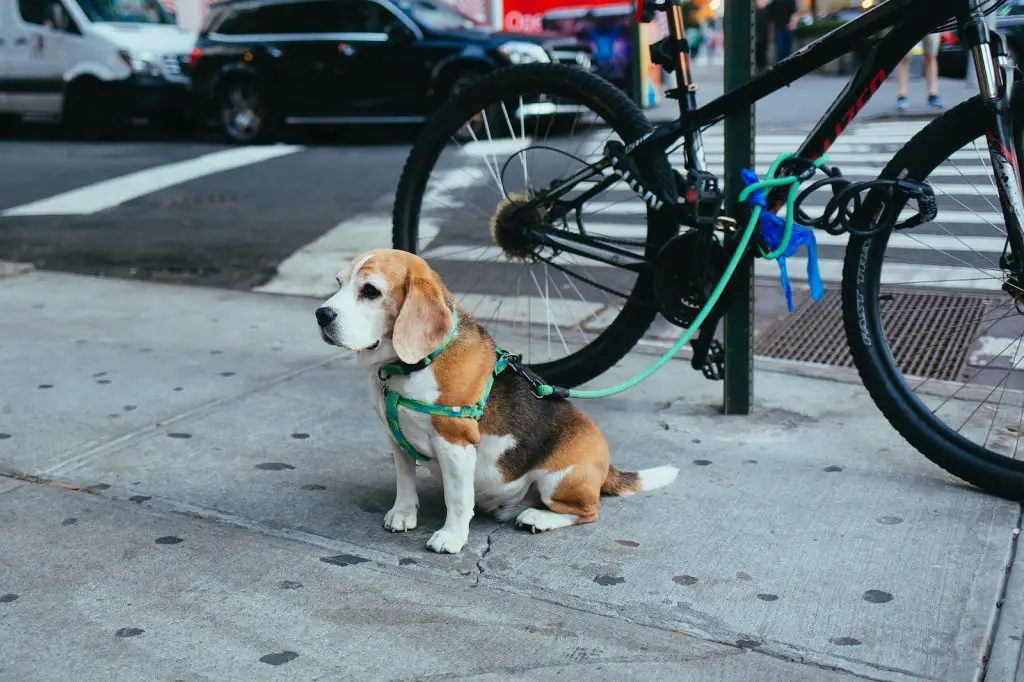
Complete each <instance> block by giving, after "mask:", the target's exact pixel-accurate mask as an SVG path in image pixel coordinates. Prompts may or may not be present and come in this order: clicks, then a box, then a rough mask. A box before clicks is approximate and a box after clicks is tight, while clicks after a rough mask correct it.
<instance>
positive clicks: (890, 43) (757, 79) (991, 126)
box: [530, 0, 1024, 281]
mask: <svg viewBox="0 0 1024 682" xmlns="http://www.w3.org/2000/svg"><path fill="white" fill-rule="evenodd" d="M668 2H669V3H670V4H669V6H668V10H667V14H668V24H669V33H670V41H674V43H675V45H676V46H679V45H685V38H684V36H685V26H684V22H683V17H682V11H681V9H680V7H679V5H678V4H677V0H668ZM641 11H642V9H638V12H637V14H638V15H639V14H640V12H641ZM953 16H955V17H957V24H958V26H959V30H960V33H961V35H962V38H963V42H964V44H965V46H966V47H967V48H968V49H970V51H971V53H972V55H973V56H974V62H975V65H976V70H977V75H978V82H979V84H980V91H981V97H982V101H983V102H984V103H985V104H986V107H987V111H988V115H989V116H988V118H989V120H988V126H987V131H988V140H989V148H990V154H991V156H992V161H993V167H994V168H995V169H998V172H996V173H995V176H996V178H995V179H996V183H997V186H998V193H999V196H1000V199H1001V204H1002V209H1003V213H1004V218H1005V219H1006V224H1007V234H1008V235H1009V240H1010V243H1011V246H1012V248H1013V250H1014V253H1016V254H1018V262H1019V263H1020V264H1021V266H1022V268H1021V269H1022V270H1024V230H1022V221H1024V200H1022V199H1021V187H1020V173H1019V171H1018V168H1019V166H1018V164H1017V155H1016V153H1015V152H1016V149H1017V145H1016V141H1015V139H1014V134H1013V133H1014V131H1013V130H1012V127H1011V125H1010V121H1009V120H1008V119H1009V117H1008V116H1006V115H1004V114H1005V112H1006V111H1007V110H1008V109H1009V107H1010V96H1009V94H1008V92H1009V90H1010V88H1009V87H1005V88H1004V82H1003V81H1004V79H1003V78H1002V73H1001V71H1000V69H999V64H998V63H997V62H996V57H995V56H994V55H993V53H996V54H1002V47H1003V45H1002V38H1001V36H999V35H998V34H996V33H995V32H992V34H991V35H990V33H989V31H988V28H987V26H986V25H985V23H984V17H983V15H982V13H981V11H980V10H979V9H978V0H886V1H885V2H882V3H880V4H878V5H876V6H875V7H873V8H871V9H870V10H868V11H867V12H865V13H864V14H862V15H860V16H859V17H857V18H856V19H854V20H852V21H850V22H848V23H846V24H844V25H843V26H841V27H839V28H837V29H835V30H834V31H832V32H830V33H828V34H826V35H824V36H822V37H821V38H819V39H817V40H815V41H814V42H812V43H811V44H809V45H807V46H805V47H803V48H801V49H800V50H798V51H797V52H795V53H794V54H792V55H790V56H789V57H787V58H786V59H783V60H782V61H780V62H778V63H776V64H775V65H773V66H772V67H771V68H769V69H768V70H766V71H764V72H762V73H760V74H758V75H756V76H754V77H753V78H752V79H751V80H749V81H747V83H746V84H744V85H742V86H741V87H739V88H737V89H735V90H732V91H731V92H727V93H725V94H723V95H721V96H719V97H717V98H715V99H714V100H712V101H710V102H708V103H707V104H704V105H703V106H699V107H698V106H697V105H696V98H695V94H694V90H695V88H693V87H692V85H693V81H692V79H691V77H690V68H689V57H688V55H687V53H686V50H685V49H683V50H679V49H678V47H676V48H675V49H674V50H672V51H673V57H674V59H675V63H674V64H673V66H674V67H675V71H676V75H677V79H678V95H677V99H678V101H679V113H680V116H679V118H678V119H676V120H674V121H672V122H670V123H667V124H663V125H661V126H658V127H657V128H655V129H654V130H653V131H651V132H649V133H647V134H646V135H645V136H643V137H641V138H640V139H639V140H637V141H634V142H633V143H631V144H629V145H627V147H626V150H627V152H628V153H629V154H630V155H633V154H637V153H656V154H664V153H667V149H668V147H669V146H670V145H672V144H673V143H675V142H676V141H678V140H679V139H681V138H682V139H683V140H684V148H685V156H686V158H685V167H686V168H688V169H694V170H701V171H703V170H706V168H705V162H704V155H703V148H702V145H701V139H700V130H701V129H703V128H706V127H708V126H710V125H713V124H715V123H717V122H719V121H722V120H723V119H724V118H725V117H726V116H727V115H728V114H729V113H730V112H732V111H734V110H736V109H738V108H741V107H743V108H745V107H748V106H751V105H753V104H755V103H756V102H758V101H760V100H761V99H763V98H765V97H767V96H768V95H770V94H772V93H773V92H776V91H778V90H781V89H782V88H784V87H786V86H788V85H790V84H791V83H793V82H795V81H796V80H797V79H799V78H801V77H803V76H805V75H808V74H810V73H812V72H813V71H815V70H817V69H818V68H820V67H822V66H824V65H826V64H828V63H829V62H831V61H832V60H834V59H837V58H839V57H842V56H843V55H846V54H849V53H851V52H854V51H856V50H858V49H859V48H860V47H861V46H862V45H864V44H865V43H866V42H868V41H872V39H874V42H875V44H874V45H873V47H872V49H871V52H870V54H869V56H868V58H867V59H866V60H864V62H863V63H862V64H861V65H860V67H859V68H858V69H857V71H856V72H855V73H854V74H853V76H852V77H851V78H850V79H849V81H848V82H847V85H846V87H845V88H844V89H843V91H842V92H841V93H840V94H839V95H838V96H837V97H836V99H835V100H834V101H833V102H832V104H831V105H830V106H829V108H828V110H827V111H826V112H825V113H824V114H823V115H822V116H821V118H820V119H819V120H818V122H817V123H816V124H815V126H814V128H813V129H812V130H811V132H810V133H809V134H808V135H807V137H806V138H805V139H804V141H803V143H802V144H801V145H800V147H799V148H798V149H797V150H796V156H798V157H801V158H806V159H817V158H819V157H820V156H821V155H822V154H824V153H826V152H827V151H828V150H829V148H830V147H831V146H832V145H833V144H835V141H836V140H837V139H838V137H839V136H840V135H841V134H842V133H843V131H844V130H845V129H846V128H847V127H848V126H849V125H850V123H852V122H853V120H854V119H855V118H856V116H857V115H858V114H859V113H860V112H861V110H862V109H863V108H864V105H865V104H866V103H867V102H868V101H869V100H870V99H871V97H872V96H873V95H874V94H875V93H876V92H877V91H878V89H879V87H881V85H882V83H884V82H885V80H886V78H888V76H889V75H890V74H891V73H892V71H893V70H894V69H895V67H896V66H897V65H898V64H899V62H900V61H901V60H902V59H903V58H904V57H905V56H906V55H907V54H908V53H910V51H911V50H912V49H913V47H914V46H915V45H916V44H917V43H918V42H919V41H921V40H922V38H924V37H925V36H926V35H928V34H929V33H933V32H935V31H936V29H937V28H938V27H940V26H942V25H944V24H945V23H947V22H948V20H949V19H950V17H953ZM886 29H891V30H888V31H887V32H886ZM883 32H885V33H884V35H882V36H881V37H877V38H876V36H878V35H879V34H881V33H883ZM990 40H991V41H993V42H994V43H995V45H996V47H995V49H992V47H991V46H990ZM671 45H672V43H671V42H670V49H671ZM1001 92H1002V94H1000V93H1001ZM609 165H610V162H609V161H608V160H607V159H606V160H604V161H602V162H599V163H598V164H595V165H592V166H590V167H588V168H587V169H584V170H581V171H580V172H578V173H576V174H575V175H574V176H573V177H571V178H569V179H568V180H566V181H564V182H561V183H560V184H559V186H558V187H557V188H554V189H552V192H551V194H549V195H547V197H546V198H550V197H551V196H554V197H555V198H556V199H557V197H558V196H560V195H563V194H565V193H567V192H568V191H570V190H571V189H572V187H573V186H575V185H576V184H577V183H578V182H580V181H582V180H584V179H587V178H590V177H593V176H594V175H595V174H599V173H600V172H601V171H602V170H603V169H604V168H607V167H608V166H609ZM617 180H618V179H617V178H616V177H614V176H612V177H608V178H606V179H605V180H604V181H602V182H600V183H599V184H598V185H596V186H595V187H593V188H592V189H590V190H588V191H587V192H584V193H583V195H581V196H580V197H578V198H577V199H576V201H578V202H580V203H582V202H583V201H587V200H589V199H590V198H592V197H593V196H596V195H597V194H599V193H600V192H601V191H603V190H604V189H605V188H607V187H608V186H610V185H611V184H613V183H614V182H616V181H617ZM784 192H785V190H784V189H779V190H776V191H773V192H770V193H769V194H768V204H769V206H770V207H771V210H772V211H773V212H774V211H777V210H778V209H779V208H780V207H781V205H782V203H783V194H784ZM872 195H873V196H877V197H878V198H879V199H881V196H880V194H878V193H874V192H872ZM870 198H871V196H869V199H870ZM530 203H532V202H530ZM871 205H872V206H873V205H874V204H871ZM868 206H869V204H868V202H867V201H866V202H865V204H864V207H865V210H864V212H863V214H864V215H871V212H869V211H868V210H866V209H867V208H868ZM899 208H900V207H896V209H895V210H896V211H897V212H898V210H899ZM531 237H532V238H533V239H534V240H535V241H536V242H537V243H541V244H545V245H547V246H552V247H555V248H558V249H560V250H563V251H567V252H571V253H574V254H576V255H579V256H583V257H586V258H590V259H592V260H597V261H600V262H603V263H605V264H608V265H613V266H615V267H619V268H624V269H627V270H632V271H635V272H642V271H645V270H647V269H648V268H650V266H651V263H650V261H648V260H647V259H645V258H641V257H638V256H637V254H636V253H635V252H630V251H627V250H625V249H620V248H616V247H614V246H611V245H609V244H606V243H602V242H600V241H598V240H595V239H592V238H589V237H587V236H586V235H584V234H579V235H577V234H573V233H569V232H566V231H561V230H557V229H544V228H535V229H533V230H531ZM1021 274H1022V275H1024V272H1022V273H1021ZM1022 281H1024V277H1022Z"/></svg>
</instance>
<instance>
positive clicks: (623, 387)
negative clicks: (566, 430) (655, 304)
mask: <svg viewBox="0 0 1024 682" xmlns="http://www.w3.org/2000/svg"><path fill="white" fill-rule="evenodd" d="M793 156H795V154H781V155H780V156H778V157H777V158H776V159H775V161H773V162H772V165H771V166H769V168H768V176H767V179H765V180H761V181H759V182H755V183H753V184H751V185H748V186H747V187H745V188H744V189H743V191H742V192H740V196H739V200H740V202H744V201H746V199H747V197H748V196H750V194H751V192H754V191H756V190H759V189H772V188H775V187H783V186H785V185H789V186H790V188H789V193H788V194H787V196H786V222H785V229H784V231H783V234H782V243H781V244H780V245H779V248H777V249H775V250H774V251H772V252H771V253H767V254H766V253H764V251H763V250H761V255H762V257H764V258H767V259H769V260H775V259H777V258H778V257H779V256H781V255H783V254H784V253H785V252H786V249H787V248H789V239H790V237H791V235H792V232H793V206H794V203H795V201H796V196H797V194H798V193H799V190H800V178H799V177H797V176H795V175H787V176H785V177H782V178H776V177H773V176H774V175H775V173H776V171H777V170H778V168H779V166H780V165H781V164H782V163H783V162H784V161H786V160H787V159H790V158H792V157H793ZM827 161H828V157H827V156H822V157H820V158H818V159H815V160H814V161H813V165H814V167H815V168H816V169H817V168H821V166H823V165H824V164H825V163H826V162H827ZM760 217H761V207H760V206H755V207H754V208H753V210H752V211H751V212H750V220H749V221H747V227H746V229H745V230H744V231H743V236H742V237H741V238H740V243H739V247H738V248H737V249H736V252H735V253H734V254H733V256H732V259H731V260H730V261H729V265H728V266H726V268H725V272H724V273H723V274H722V278H721V279H720V280H718V284H717V285H716V286H715V288H714V290H713V291H712V292H711V295H710V296H709V297H708V302H707V303H705V304H704V307H703V308H701V310H700V312H699V313H698V314H697V318H696V319H695V320H694V321H693V324H692V325H690V326H689V327H688V328H687V329H686V330H685V331H684V332H683V334H682V336H680V337H679V340H677V341H676V342H675V344H673V346H672V347H671V348H669V349H668V350H667V351H665V353H664V354H663V355H662V356H661V357H660V358H658V360H657V361H656V362H655V363H654V364H652V365H651V366H650V367H648V368H647V369H645V370H644V371H642V372H640V373H639V374H637V375H635V376H633V377H632V378H630V379H627V380H625V381H623V382H622V383H619V384H616V385H614V386H609V387H608V388H601V389H591V390H587V389H582V390H581V389H575V388H570V389H569V397H570V398H607V397H609V396H613V395H617V394H619V393H622V392H623V391H627V390H629V389H631V388H633V387H634V386H636V385H637V384H639V383H640V382H642V381H644V380H646V379H648V378H650V376H651V375H652V374H654V373H655V372H657V371H658V370H659V369H661V368H662V367H664V366H665V364H666V363H667V362H668V361H669V360H671V359H672V358H673V357H675V355H676V354H677V353H678V352H679V351H680V350H682V348H683V346H685V345H686V344H687V343H688V342H689V341H690V339H691V338H693V335H694V334H695V333H696V332H697V330H698V329H699V328H700V325H701V324H703V322H704V320H705V319H706V318H707V316H708V315H709V314H711V310H712V308H714V306H715V303H717V302H718V299H719V298H720V297H721V296H722V292H723V291H725V287H726V285H727V284H728V283H729V280H730V279H732V275H733V273H734V272H735V271H736V266H737V265H739V262H740V258H742V257H743V254H744V253H746V250H747V246H748V245H749V244H750V239H751V237H753V235H754V230H755V229H756V228H757V224H758V220H759V219H760ZM552 393H554V387H553V386H549V385H541V386H538V387H537V394H538V395H540V396H548V395H551V394H552Z"/></svg>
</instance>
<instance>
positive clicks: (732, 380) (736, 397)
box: [723, 0, 756, 414]
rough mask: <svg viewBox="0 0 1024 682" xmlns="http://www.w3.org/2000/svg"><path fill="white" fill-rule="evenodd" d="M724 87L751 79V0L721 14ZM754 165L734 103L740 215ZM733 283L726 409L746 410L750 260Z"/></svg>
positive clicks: (749, 397)
mask: <svg viewBox="0 0 1024 682" xmlns="http://www.w3.org/2000/svg"><path fill="white" fill-rule="evenodd" d="M723 23H724V27H723V28H724V30H723V34H724V39H725V91H726V92H729V91H731V90H734V89H736V88H738V87H739V86H741V85H743V84H744V83H745V82H747V81H748V80H750V77H751V74H752V73H753V71H754V4H753V0H728V2H727V3H726V5H725V17H724V22H723ZM743 168H751V169H753V170H755V171H756V168H755V166H754V107H753V106H751V107H748V108H745V109H739V108H737V109H736V110H735V111H734V112H733V114H732V115H731V116H728V117H726V119H725V190H726V196H725V203H726V207H727V213H726V214H727V215H731V216H735V215H739V211H738V210H737V208H738V206H739V193H740V191H741V190H742V188H743V179H742V177H741V175H740V172H741V171H742V169H743ZM733 279H734V280H735V281H734V285H735V287H736V288H735V289H734V292H733V296H732V300H731V305H730V306H729V309H728V310H727V311H726V314H725V327H724V333H725V377H724V379H725V381H724V382H723V383H724V384H725V386H724V389H725V396H724V403H723V408H724V409H723V411H724V412H725V414H749V413H750V410H751V407H752V405H753V398H754V344H753V335H754V263H753V260H752V259H751V258H744V259H743V260H742V261H740V264H739V266H738V267H737V269H736V274H735V275H733Z"/></svg>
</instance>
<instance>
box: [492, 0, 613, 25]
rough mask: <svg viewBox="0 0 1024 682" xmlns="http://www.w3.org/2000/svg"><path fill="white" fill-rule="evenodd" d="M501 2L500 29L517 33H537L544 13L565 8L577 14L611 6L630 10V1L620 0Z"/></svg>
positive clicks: (527, 0)
mask: <svg viewBox="0 0 1024 682" xmlns="http://www.w3.org/2000/svg"><path fill="white" fill-rule="evenodd" d="M502 4H503V7H502V15H503V16H502V20H503V21H502V30H505V31H514V32H517V33H539V32H541V31H543V30H544V27H543V19H544V17H545V15H549V14H554V15H556V16H557V15H560V14H562V13H563V12H564V11H565V10H572V11H571V12H570V13H569V14H575V15H579V16H582V15H585V14H586V13H587V12H588V11H589V10H597V9H610V8H612V7H621V8H623V11H624V12H629V11H630V3H623V1H622V0H504V2H503V3H502ZM556 30H557V29H556Z"/></svg>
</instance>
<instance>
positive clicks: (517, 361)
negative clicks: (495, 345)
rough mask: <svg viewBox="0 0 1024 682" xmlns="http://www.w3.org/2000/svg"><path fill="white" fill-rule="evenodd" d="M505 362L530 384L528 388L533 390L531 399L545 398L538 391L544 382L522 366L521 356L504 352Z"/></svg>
mask: <svg viewBox="0 0 1024 682" xmlns="http://www.w3.org/2000/svg"><path fill="white" fill-rule="evenodd" d="M505 361H506V362H507V363H508V366H509V368H511V370H512V371H513V372H515V373H516V374H518V375H519V376H521V377H523V378H524V379H526V380H527V381H529V382H530V386H531V387H532V388H533V397H534V398H537V399H538V400H541V399H543V398H545V397H546V396H543V395H541V394H540V391H539V390H538V389H539V388H540V387H541V386H543V385H544V380H543V379H541V378H540V377H539V376H537V375H536V374H534V373H533V371H531V370H530V369H528V368H527V367H526V366H525V365H523V356H522V355H521V354H515V355H513V354H512V353H509V352H505Z"/></svg>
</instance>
